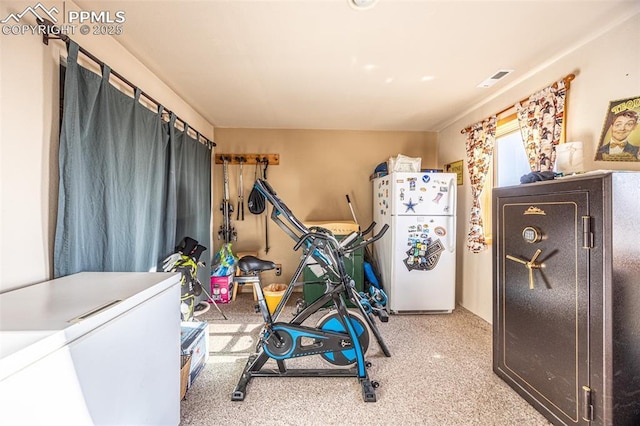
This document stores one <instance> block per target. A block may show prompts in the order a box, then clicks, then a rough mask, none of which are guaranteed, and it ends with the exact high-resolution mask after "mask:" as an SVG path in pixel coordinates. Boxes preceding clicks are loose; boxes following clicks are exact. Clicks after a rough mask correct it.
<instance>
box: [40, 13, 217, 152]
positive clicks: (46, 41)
mask: <svg viewBox="0 0 640 426" xmlns="http://www.w3.org/2000/svg"><path fill="white" fill-rule="evenodd" d="M36 20H37V21H38V25H43V26H45V30H44V31H43V33H42V42H43V43H44V44H46V45H47V46H48V45H49V40H62V41H63V42H65V44H66V45H67V48H68V46H69V43H70V42H71V41H72V40H71V38H70V37H69V36H68V35H66V34H62V33H61V32H60V31H54V32H53V35H52V34H51V33H50V31H51V28H52V27H53V28H55V25H54V23H53V22H51V21H48V20H46V19H36ZM78 50H79V51H80V52H82V54H84V55H85V56H86V57H88V58H89V59H91V60H92V61H93V62H95V63H96V64H98V65H99V66H100V68H102V67H103V66H104V65H105V63H104V62H103V61H101V60H100V59H98V58H97V57H95V56H94V55H93V54H92V53H91V52H89V51H87V50H86V49H85V48H83V47H82V46H80V45H78ZM111 74H112V75H115V76H116V77H117V78H118V79H119V80H121V81H122V82H123V83H124V84H126V85H127V86H129V87H131V88H132V89H133V90H134V91H135V90H136V89H138V90H140V95H141V96H144V97H145V98H147V99H148V100H149V101H151V102H152V103H154V104H156V105H157V106H160V105H162V104H161V103H160V102H158V101H156V100H155V99H153V98H152V97H151V96H149V95H148V94H147V93H145V92H144V91H142V89H140V88H139V87H138V86H136V85H135V84H133V83H132V82H130V81H129V80H127V79H126V78H125V77H123V76H122V75H121V74H120V73H118V72H117V71H115V70H113V69H112V70H111ZM164 112H166V113H167V114H169V115H171V114H172V111H170V110H168V109H165V110H164ZM176 121H180V122H182V125H183V126H184V127H185V128H186V126H187V125H188V123H187V122H186V121H184V120H183V119H182V118H180V117H178V116H177V115H176ZM189 127H191V126H189ZM192 129H193V127H192ZM193 130H194V131H195V132H196V133H197V136H198V138H200V137H202V138H203V139H204V140H205V141H206V144H207V145H208V146H209V147H214V146H216V143H215V142H214V141H211V140H209V139H208V138H207V137H206V136H203V135H202V133H200V132H198V131H197V130H195V129H193ZM198 142H200V140H198Z"/></svg>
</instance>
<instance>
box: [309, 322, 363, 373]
mask: <svg viewBox="0 0 640 426" xmlns="http://www.w3.org/2000/svg"><path fill="white" fill-rule="evenodd" d="M349 318H350V319H351V325H352V326H353V329H354V331H355V333H356V335H357V336H358V342H360V347H361V348H362V354H363V355H364V354H365V353H367V349H368V348H369V329H368V328H367V326H366V324H365V321H364V320H363V319H362V317H361V316H360V315H357V314H355V313H352V312H349ZM316 328H319V329H322V330H326V331H337V332H345V331H346V330H345V329H344V325H343V324H342V321H341V320H340V315H339V314H338V312H337V311H333V312H329V313H327V314H326V315H325V316H323V317H322V318H320V320H318V324H317V325H316ZM320 356H321V357H322V358H323V359H324V360H326V361H327V362H329V363H331V364H333V365H340V366H347V365H351V364H354V363H355V362H356V353H355V349H345V350H343V351H338V352H325V353H322V354H320Z"/></svg>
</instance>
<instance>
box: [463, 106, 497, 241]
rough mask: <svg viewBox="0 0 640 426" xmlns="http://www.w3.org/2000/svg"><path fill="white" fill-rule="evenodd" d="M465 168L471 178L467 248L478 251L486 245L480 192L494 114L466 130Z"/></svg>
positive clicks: (489, 152) (489, 155)
mask: <svg viewBox="0 0 640 426" xmlns="http://www.w3.org/2000/svg"><path fill="white" fill-rule="evenodd" d="M466 133H467V142H466V147H467V168H468V170H469V179H470V180H471V196H472V197H473V201H472V204H471V221H470V228H469V234H468V235H467V248H468V249H469V250H470V251H472V252H473V253H479V252H480V251H482V250H484V249H485V248H486V247H487V243H486V241H485V238H484V226H483V223H482V214H481V209H480V194H481V193H482V189H483V188H484V183H485V181H486V178H487V173H488V171H489V166H490V164H491V158H492V156H493V145H494V143H495V137H496V116H495V115H494V116H492V117H489V118H487V119H486V120H484V121H482V122H480V123H476V124H474V125H472V126H471V127H470V128H469V129H468V130H467V132H466Z"/></svg>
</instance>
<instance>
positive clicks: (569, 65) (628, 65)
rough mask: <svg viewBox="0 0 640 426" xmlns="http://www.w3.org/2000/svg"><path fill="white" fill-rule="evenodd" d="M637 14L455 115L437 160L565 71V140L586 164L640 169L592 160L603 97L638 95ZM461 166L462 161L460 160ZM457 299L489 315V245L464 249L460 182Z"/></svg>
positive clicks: (467, 201) (451, 157)
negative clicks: (581, 148)
mask: <svg viewBox="0 0 640 426" xmlns="http://www.w3.org/2000/svg"><path fill="white" fill-rule="evenodd" d="M633 40H636V41H637V40H640V15H635V16H633V17H631V18H630V19H629V20H627V21H626V22H623V23H622V24H620V25H618V26H616V27H615V28H613V29H612V30H611V31H610V32H608V33H606V34H603V35H601V36H600V37H597V38H595V39H593V40H591V41H589V42H587V43H586V44H584V45H583V46H581V47H579V48H577V49H575V50H574V51H571V52H568V53H566V54H565V55H564V56H563V57H560V58H558V59H557V60H555V61H553V62H551V63H549V64H547V66H545V67H544V68H542V69H541V70H539V71H538V72H536V73H535V74H533V75H532V76H531V77H530V78H528V79H526V80H525V81H523V82H522V83H520V84H518V85H517V86H514V87H513V88H512V89H510V90H509V91H507V92H506V93H504V94H503V95H501V96H499V97H498V98H496V99H494V100H492V101H490V102H488V103H487V104H485V105H483V106H482V107H480V108H478V109H476V110H475V111H473V112H471V113H469V114H467V115H465V116H464V117H462V118H461V119H459V120H457V121H456V122H454V123H453V124H451V125H450V126H448V127H447V128H445V129H444V130H442V131H441V132H440V133H439V135H438V140H439V141H447V143H441V144H440V145H439V159H440V162H441V164H444V163H447V162H451V161H456V160H460V159H462V158H465V152H464V137H463V135H461V134H460V130H461V129H463V128H465V127H466V126H468V125H470V124H472V123H475V122H477V121H480V120H482V119H484V118H486V117H488V116H490V115H492V114H494V113H496V112H498V111H500V110H502V109H503V108H505V107H508V106H509V105H512V104H513V103H514V102H517V101H519V100H520V99H523V98H525V97H526V96H528V95H529V94H531V93H533V92H535V91H537V90H539V89H541V88H543V87H544V86H546V85H548V84H550V83H553V82H554V81H556V80H558V79H560V78H562V77H564V76H565V75H567V74H569V73H575V74H576V79H575V80H574V81H573V83H572V85H571V90H570V93H569V98H568V114H567V141H577V140H579V141H583V142H584V144H585V166H586V169H587V170H597V169H612V170H636V171H637V170H640V163H616V162H603V161H597V162H596V161H593V158H594V156H595V151H596V147H597V146H598V143H599V141H598V139H599V137H600V132H601V131H602V125H603V122H604V118H605V114H606V110H607V107H608V105H609V101H612V100H617V99H623V98H628V97H634V96H640V49H638V48H637V46H634V43H635V42H634V41H633ZM465 167H466V166H465ZM458 202H459V208H458V212H459V214H458V249H459V250H458V262H457V269H458V274H457V277H458V279H457V284H456V287H457V288H456V297H457V300H458V302H459V303H460V304H461V305H462V306H464V307H465V308H467V309H469V310H470V311H471V312H473V313H475V314H477V315H479V316H480V317H482V318H484V319H485V320H487V321H489V322H491V321H492V261H493V259H492V255H491V251H490V250H488V251H484V252H482V253H479V254H472V253H470V252H469V251H467V250H466V248H465V247H466V246H465V243H466V234H467V232H468V226H467V223H468V221H469V209H470V207H471V192H470V188H469V184H468V176H467V172H466V170H465V184H464V186H463V187H462V188H461V190H460V191H459V193H458Z"/></svg>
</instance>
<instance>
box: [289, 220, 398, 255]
mask: <svg viewBox="0 0 640 426" xmlns="http://www.w3.org/2000/svg"><path fill="white" fill-rule="evenodd" d="M375 225H376V223H375V222H372V223H371V225H369V227H368V228H367V229H365V231H364V232H359V233H354V234H357V237H358V238H359V237H362V236H363V235H366V234H368V233H370V232H371V231H372V230H373V228H374V227H375ZM388 229H389V225H387V224H385V225H384V226H383V227H382V229H380V231H379V232H378V233H377V234H375V235H373V236H372V237H370V238H368V239H366V240H364V241H362V242H360V243H359V244H356V245H352V244H346V245H345V246H341V245H340V243H339V242H338V240H337V239H336V238H335V237H334V236H333V234H332V233H331V232H330V231H326V230H325V229H324V228H316V227H313V228H311V230H312V231H314V232H307V233H305V234H304V235H303V236H302V237H300V240H299V241H298V242H297V244H296V245H295V246H294V250H296V251H297V250H298V249H299V248H300V247H301V246H302V244H304V242H305V241H307V240H308V239H316V238H319V239H321V240H325V241H329V242H332V243H333V244H334V245H335V246H336V248H338V249H340V250H342V251H343V252H344V253H351V252H353V251H356V250H358V249H360V248H363V247H366V246H368V245H369V244H371V243H373V242H375V241H378V240H379V239H380V238H382V236H383V235H384V234H385V233H386V232H387V230H388ZM352 235H353V234H352ZM347 238H349V237H347ZM351 240H352V241H357V238H353V237H351Z"/></svg>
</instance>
